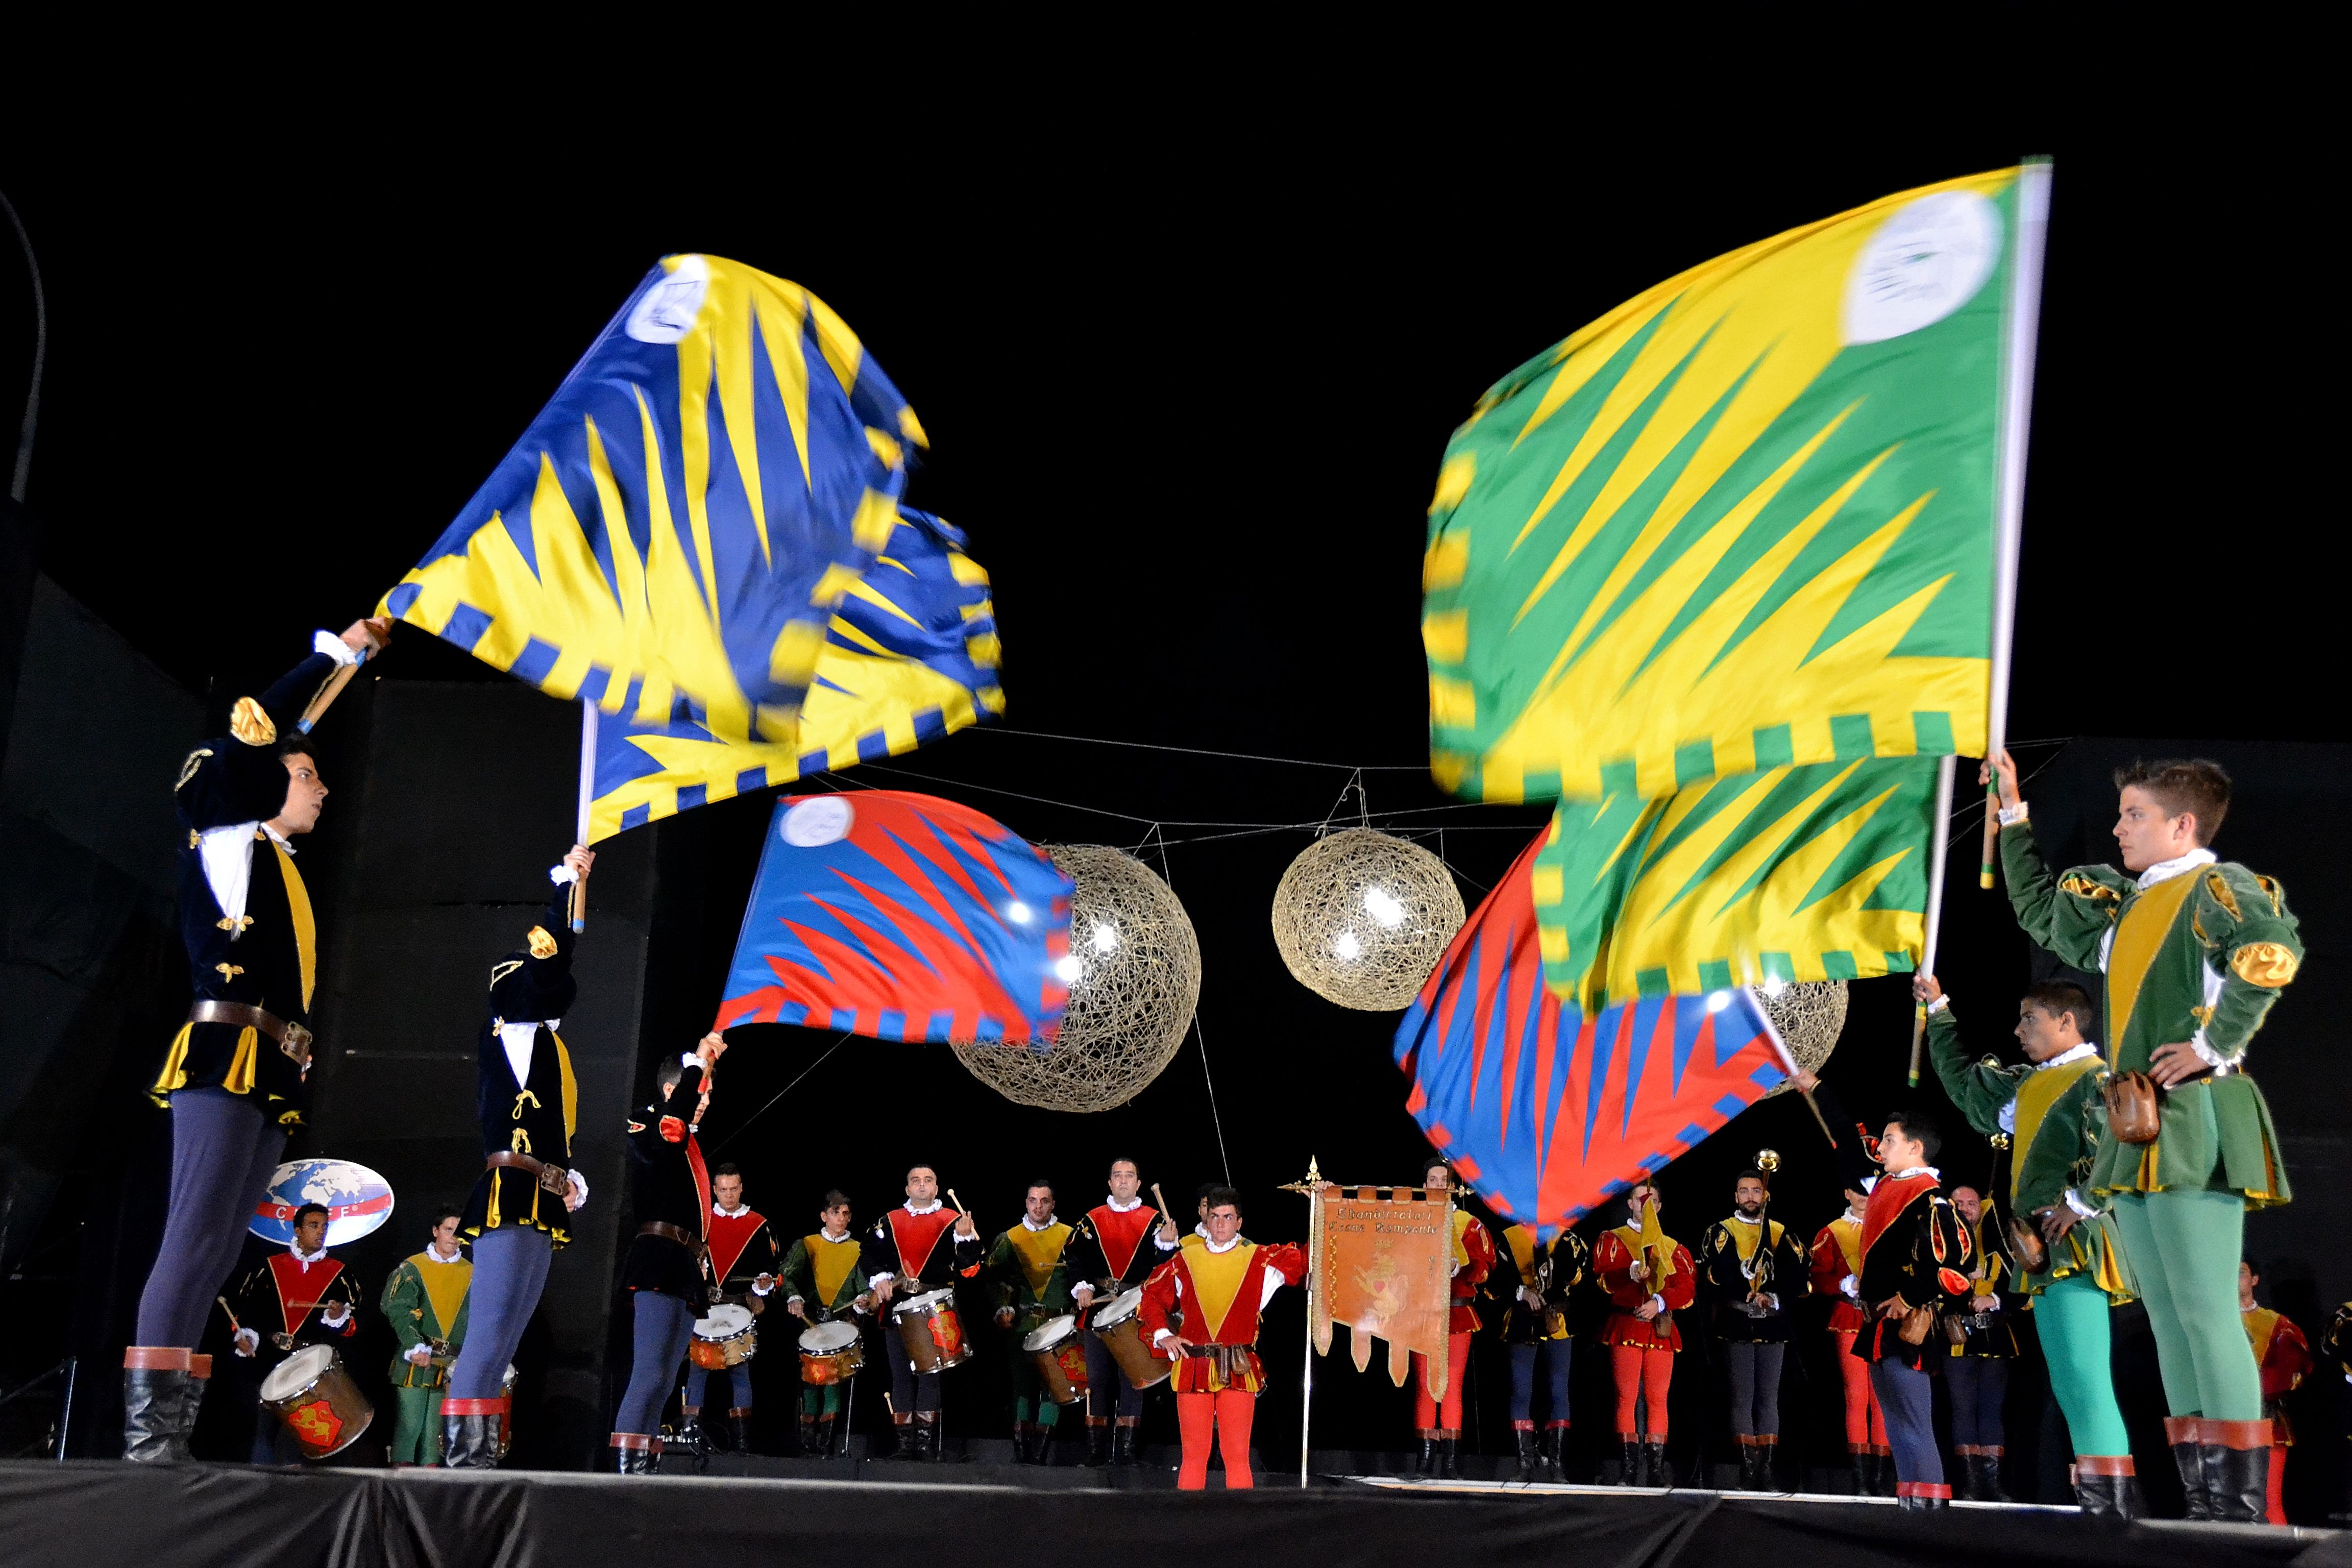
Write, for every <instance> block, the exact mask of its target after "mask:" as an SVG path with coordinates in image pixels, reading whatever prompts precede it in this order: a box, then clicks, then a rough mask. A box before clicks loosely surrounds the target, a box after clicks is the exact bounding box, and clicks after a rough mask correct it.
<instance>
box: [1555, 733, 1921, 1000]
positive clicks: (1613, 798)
mask: <svg viewBox="0 0 2352 1568" xmlns="http://www.w3.org/2000/svg"><path fill="white" fill-rule="evenodd" d="M1936 769H1937V763H1936V762H1935V760H1934V759H1932V758H1925V757H1890V758H1885V759H1880V760H1873V761H1863V762H1853V763H1813V764H1811V765H1809V766H1804V767H1786V768H1770V769H1767V770H1765V771H1763V772H1761V773H1742V774H1739V775H1738V776H1736V777H1732V778H1724V779H1717V780H1715V781H1713V782H1711V783H1708V784H1699V785H1695V786H1694V787H1692V788H1690V789H1687V790H1684V791H1682V792H1680V793H1679V794H1676V795H1668V796H1665V797H1664V798H1662V799H1656V800H1643V799H1642V798H1640V797H1639V796H1638V795H1635V794H1634V793H1633V790H1632V789H1631V788H1630V787H1626V788H1616V789H1612V791H1611V792H1610V793H1609V794H1607V795H1603V796H1602V797H1601V800H1600V801H1599V802H1598V803H1591V802H1585V801H1563V802H1561V803H1560V805H1559V810H1558V811H1557V812H1556V813H1555V814H1554V815H1553V817H1552V825H1551V832H1550V834H1549V837H1547V839H1546V841H1545V843H1544V846H1543V847H1542V848H1541V849H1540V850H1538V852H1537V855H1536V863H1535V868H1534V871H1533V873H1532V878H1531V886H1530V892H1531V894H1532V901H1533V902H1534V904H1535V911H1536V931H1537V936H1538V942H1539V943H1540V945H1541V947H1542V949H1543V961H1544V980H1545V983H1546V984H1548V985H1549V987H1550V989H1551V990H1552V992H1553V993H1554V994H1556V995H1558V996H1559V997H1560V999H1561V1000H1563V1001H1567V1002H1572V1003H1574V1004H1575V1005H1577V1006H1579V1007H1580V1008H1582V1009H1584V1011H1585V1012H1587V1013H1593V1012H1597V1011H1599V1010H1600V1009H1601V1008H1602V1007H1604V1006H1607V1005H1610V1004H1612V1003H1616V1002H1622V1001H1626V1000H1629V999H1631V998H1633V997H1637V996H1662V995H1670V994H1682V995H1688V994H1693V993H1696V992H1702V991H1721V990H1725V989H1727V988H1728V987H1730V986H1733V985H1752V984H1759V983H1761V982H1763V981H1767V980H1773V979H1778V980H1858V979H1863V978H1865V977H1867V976H1870V975H1874V974H1887V973H1905V972H1907V971H1908V970H1910V969H1912V968H1913V967H1914V966H1915V965H1916V963H1917V956H1918V952H1919V945H1920V942H1921V940H1922V938H1923V936H1924V935H1925V927H1926V918H1927V917H1926V914H1925V912H1924V911H1925V910H1926V909H1927V852H1928V847H1929V845H1930V844H1931V843H1932V841H1933V835H1934V833H1935V831H1936V825H1935V804H1936ZM1614 782H1617V783H1620V784H1629V783H1630V781H1629V780H1626V779H1625V778H1624V777H1623V775H1622V773H1620V774H1619V775H1618V776H1617V779H1616V780H1615V781H1614Z"/></svg>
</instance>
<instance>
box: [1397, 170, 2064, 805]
mask: <svg viewBox="0 0 2352 1568" xmlns="http://www.w3.org/2000/svg"><path fill="white" fill-rule="evenodd" d="M2017 184H2018V171H2017V170H2015V169H2003V170H1999V171H1996V172H1994V173H1991V174H1978V175H1973V176H1970V177H1969V178H1967V179H1960V180H1952V181H1948V182H1947V183H1945V184H1939V185H1930V186H1927V187H1924V188H1922V189H1919V190H1914V191H1906V192H1904V193H1902V194H1900V195H1893V196H1888V197H1886V198H1885V200H1882V201H1876V202H1873V203H1871V204H1870V205H1867V206H1864V207H1858V208H1856V209H1854V210H1853V211H1852V212H1848V213H1844V214H1842V215H1840V216H1836V217H1833V218H1830V219H1827V220H1825V221H1823V222H1821V223H1816V224H1812V225H1810V226H1806V227H1803V228H1799V229H1793V230H1791V231H1790V232H1789V233H1787V234H1783V235H1780V236H1778V237H1774V238H1771V239H1768V240H1764V241H1762V242H1760V243H1759V244H1756V245H1751V246H1749V247H1747V248H1745V249H1743V250H1738V251H1735V252H1733V253H1732V254H1730V255H1728V256H1725V257H1721V258H1717V259H1716V260H1714V261H1710V262H1707V263H1706V264H1705V265H1704V266H1700V267H1696V268H1692V269H1691V270H1690V271H1688V272H1685V273H1684V274H1683V275H1682V276H1680V277H1678V278H1675V279H1669V280H1668V281H1666V282H1664V283H1661V284H1659V285H1658V286H1657V287H1656V288H1654V289H1650V290H1649V291H1648V292H1647V293H1644V294H1643V295H1641V296H1640V297H1639V298H1637V299H1634V300H1629V301H1628V302H1626V303H1625V304H1623V305H1621V306H1619V307H1618V308H1617V309H1616V310H1612V311H1611V312H1610V313H1609V314H1608V315H1606V316H1604V317H1602V318H1601V320H1599V321H1595V322H1593V323H1592V324H1591V325H1590V326H1587V327H1585V328H1583V329H1582V330H1581V331H1578V332H1576V333H1575V334H1574V335H1573V336H1571V337H1570V338H1569V339H1568V340H1567V341H1566V342H1562V343H1560V344H1559V345H1558V346H1557V347H1555V348H1553V349H1551V350H1549V352H1547V353H1543V354H1541V355H1539V356H1538V357H1537V358H1536V359H1534V360H1532V361H1530V362H1529V363H1527V364H1525V365H1523V366H1521V367H1520V368H1519V369H1518V370H1517V371H1515V372H1513V373H1512V374H1510V375H1508V376H1507V377H1506V378H1504V380H1503V381H1502V382H1501V383H1500V384H1497V385H1496V387H1495V388H1494V389H1493V390H1492V391H1490V392H1488V393H1487V394H1486V396H1485V397H1484V398H1483V399H1481V400H1480V402H1479V404H1478V406H1477V408H1476V409H1475V411H1474V412H1473V413H1472V415H1471V416H1470V419H1469V421H1468V423H1466V424H1465V425H1464V426H1462V427H1461V429H1459V430H1458V431H1456V432H1455V433H1454V439H1453V441H1452V443H1451V444H1450V445H1449V446H1448V447H1447V448H1446V453H1445V461H1444V467H1443V468H1442V470H1441V472H1440V474H1439V477H1438V483H1437V494H1436V499H1435V500H1434V502H1433V504H1432V507H1431V512H1430V518H1431V521H1430V533H1429V547H1428V553H1427V556H1426V558H1425V561H1424V563H1423V593H1424V600H1425V603H1424V616H1423V625H1422V630H1423V641H1424V643H1425V644H1426V646H1427V648H1428V654H1429V674H1430V737H1431V739H1430V748H1431V764H1432V768H1433V771H1434V772H1435V773H1436V775H1437V777H1438V779H1439V780H1440V782H1442V783H1443V784H1445V785H1446V786H1447V787H1448V788H1450V789H1452V790H1454V792H1456V793H1457V794H1460V795H1465V796H1469V797H1472V798H1477V799H1486V800H1497V801H1517V800H1537V799H1549V798H1555V797H1559V798H1567V799H1571V800H1584V801H1592V800H1599V799H1601V797H1603V796H1604V795H1609V796H1612V797H1614V796H1618V795H1630V796H1631V797H1633V798H1639V799H1644V800H1648V799H1657V798H1660V797H1663V796H1666V795H1674V794H1675V792H1676V791H1678V790H1684V789H1688V788H1691V787H1692V786H1695V785H1697V784H1705V783H1706V782H1707V781H1709V780H1711V779H1716V778H1718V777H1723V776H1727V775H1730V774H1736V773H1753V772H1757V771H1759V770H1774V769H1782V768H1788V767H1790V766H1798V767H1802V766H1805V765H1807V764H1811V763H1831V762H1841V763H1851V762H1856V761H1860V760H1864V759H1868V758H1876V757H1908V756H1915V755H1916V756H1923V757H1924V756H1932V755H1936V754H1938V753H1949V752H1959V753H1964V754H1970V755H1973V754H1978V753H1979V752H1981V751H1982V749H1983V745H1984V736H1985V712H1986V688H1987V673H1988V663H1989V658H1990V623H1991V610H1992V583H1993V575H1994V559H1995V553H1996V550H1995V534H1996V530H1995V521H1994V512H1995V500H1996V476H1995V452H1996V441H1995V431H1996V425H1997V416H1998V404H1999V398H2000V371H2001V342H2002V327H2003V301H2004V299H2005V296H2006V293H2007V288H2006V284H2007V279H2008V276H2009V273H2010V270H2011V258H2012V254H2013V251H2014V241H2015V237H2016V235H2017V233H2018V227H2019V226H2018V223H2017V221H2016V219H2017V213H2016V195H2017Z"/></svg>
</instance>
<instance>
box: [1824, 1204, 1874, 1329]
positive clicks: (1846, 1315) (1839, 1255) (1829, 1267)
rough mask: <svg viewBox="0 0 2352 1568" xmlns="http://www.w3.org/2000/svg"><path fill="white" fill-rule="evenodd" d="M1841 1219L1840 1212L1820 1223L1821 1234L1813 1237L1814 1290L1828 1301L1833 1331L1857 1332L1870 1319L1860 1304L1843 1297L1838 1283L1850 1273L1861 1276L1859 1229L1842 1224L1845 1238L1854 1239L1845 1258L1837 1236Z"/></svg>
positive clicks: (1830, 1324) (1843, 1294) (1856, 1276)
mask: <svg viewBox="0 0 2352 1568" xmlns="http://www.w3.org/2000/svg"><path fill="white" fill-rule="evenodd" d="M1842 1219H1843V1216H1841V1219H1838V1220H1832V1221H1831V1222H1830V1223H1829V1224H1827V1225H1825V1226H1822V1228H1821V1234H1819V1235H1818V1236H1816V1237H1813V1269H1812V1273H1813V1294H1814V1295H1816V1296H1819V1297H1821V1298H1822V1300H1826V1301H1828V1302H1829V1303H1830V1304H1831V1305H1830V1322H1829V1327H1830V1331H1831V1332H1832V1333H1859V1332H1860V1331H1862V1330H1863V1328H1864V1326H1865V1325H1867V1324H1868V1323H1869V1321H1870V1319H1869V1317H1868V1315H1867V1314H1865V1313H1864V1311H1863V1310H1862V1309H1861V1308H1860V1307H1857V1306H1855V1305H1854V1304H1853V1302H1852V1301H1850V1300H1846V1295H1845V1292H1844V1290H1843V1289H1840V1286H1841V1284H1842V1282H1843V1280H1844V1279H1845V1277H1846V1276H1847V1275H1849V1274H1851V1275H1853V1277H1854V1278H1855V1279H1861V1278H1862V1242H1861V1230H1860V1228H1859V1226H1858V1225H1845V1226H1843V1231H1844V1234H1845V1237H1846V1238H1848V1239H1851V1240H1852V1241H1853V1243H1854V1249H1853V1257H1852V1258H1848V1257H1847V1256H1846V1255H1845V1248H1844V1247H1843V1245H1842V1244H1841V1241H1840V1237H1839V1231H1840V1229H1841V1220H1842Z"/></svg>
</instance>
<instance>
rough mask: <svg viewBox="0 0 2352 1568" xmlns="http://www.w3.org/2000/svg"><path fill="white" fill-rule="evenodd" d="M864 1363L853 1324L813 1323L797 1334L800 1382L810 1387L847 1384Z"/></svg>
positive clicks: (862, 1352) (861, 1344) (855, 1327)
mask: <svg viewBox="0 0 2352 1568" xmlns="http://www.w3.org/2000/svg"><path fill="white" fill-rule="evenodd" d="M865 1364H866V1346H865V1343H864V1342H862V1341H861V1340H859V1338H858V1337H857V1325H856V1323H816V1324H813V1325H812V1326H811V1327H809V1328H808V1329H807V1330H806V1331H803V1333H802V1335H801V1381H802V1382H803V1383H805V1384H808V1385H809V1386H810V1387H812V1388H824V1387H827V1386H830V1385H831V1384H836V1383H847V1382H848V1381H849V1380H850V1379H851V1378H853V1377H855V1376H856V1375H857V1372H858V1369H859V1368H860V1367H863V1366H864V1365H865Z"/></svg>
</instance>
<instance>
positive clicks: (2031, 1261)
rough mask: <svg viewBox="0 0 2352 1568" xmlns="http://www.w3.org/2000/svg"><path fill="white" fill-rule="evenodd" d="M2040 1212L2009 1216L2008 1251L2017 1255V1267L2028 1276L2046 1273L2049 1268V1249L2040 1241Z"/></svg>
mask: <svg viewBox="0 0 2352 1568" xmlns="http://www.w3.org/2000/svg"><path fill="white" fill-rule="evenodd" d="M2041 1220H2042V1211H2041V1210H2039V1209H2037V1210H2035V1211H2034V1212H2033V1213H2032V1215H2021V1214H2013V1215H2010V1216H2009V1245H2010V1249H2011V1251H2013V1252H2015V1253H2016V1254H2017V1266H2018V1267H2019V1268H2022V1269H2024V1270H2025V1271H2026V1272H2027V1273H2028V1274H2042V1273H2046V1272H2047V1271H2048V1270H2049V1268H2050V1247H2049V1246H2048V1244H2046V1243H2045V1242H2043V1241H2042V1224H2041Z"/></svg>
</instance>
